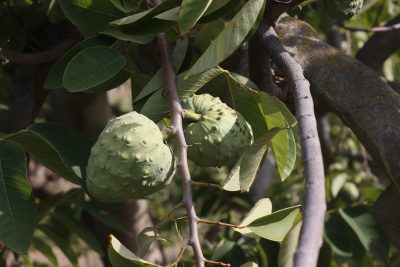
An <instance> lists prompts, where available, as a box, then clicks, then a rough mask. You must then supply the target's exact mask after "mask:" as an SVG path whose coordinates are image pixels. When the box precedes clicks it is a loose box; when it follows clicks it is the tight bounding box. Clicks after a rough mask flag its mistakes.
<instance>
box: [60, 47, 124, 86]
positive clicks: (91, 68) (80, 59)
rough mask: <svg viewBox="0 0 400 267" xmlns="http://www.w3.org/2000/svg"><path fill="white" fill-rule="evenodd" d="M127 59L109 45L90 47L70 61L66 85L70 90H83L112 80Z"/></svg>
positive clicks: (65, 76)
mask: <svg viewBox="0 0 400 267" xmlns="http://www.w3.org/2000/svg"><path fill="white" fill-rule="evenodd" d="M126 62H127V59H126V58H125V57H124V56H121V55H120V54H118V53H117V52H116V51H115V50H113V49H111V48H109V47H107V46H95V47H88V48H85V49H83V50H82V51H80V52H79V53H78V54H77V55H76V56H74V57H73V58H72V60H71V61H70V62H69V63H68V65H67V67H66V69H65V72H64V76H63V84H64V87H65V88H66V89H67V90H68V91H70V92H82V91H87V90H90V89H93V88H94V87H96V86H98V85H100V84H102V83H104V82H106V81H108V80H110V79H111V78H113V77H114V76H116V75H117V74H118V73H119V72H120V71H121V70H122V69H123V68H124V67H125V65H126Z"/></svg>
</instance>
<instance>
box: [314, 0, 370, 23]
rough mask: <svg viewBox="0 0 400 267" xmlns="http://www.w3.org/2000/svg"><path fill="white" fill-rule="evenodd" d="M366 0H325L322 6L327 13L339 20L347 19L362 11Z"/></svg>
mask: <svg viewBox="0 0 400 267" xmlns="http://www.w3.org/2000/svg"><path fill="white" fill-rule="evenodd" d="M363 3H364V0H323V1H322V6H323V9H324V10H325V11H326V12H327V14H328V15H329V16H330V17H331V18H333V19H338V20H345V19H349V18H351V17H353V16H354V15H356V14H358V12H360V10H361V8H362V6H363Z"/></svg>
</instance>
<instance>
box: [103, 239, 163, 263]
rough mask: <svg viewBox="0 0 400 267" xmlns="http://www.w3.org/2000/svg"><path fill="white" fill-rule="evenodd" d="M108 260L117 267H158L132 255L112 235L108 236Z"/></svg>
mask: <svg viewBox="0 0 400 267" xmlns="http://www.w3.org/2000/svg"><path fill="white" fill-rule="evenodd" d="M108 259H109V260H110V262H111V264H112V265H113V266H118V267H160V266H159V265H156V264H152V263H150V262H147V261H145V260H143V259H141V258H139V257H138V256H136V255H135V254H133V252H132V251H130V250H129V249H127V248H126V247H125V246H124V245H122V244H121V242H119V240H118V239H117V238H115V236H113V235H110V236H109V244H108Z"/></svg>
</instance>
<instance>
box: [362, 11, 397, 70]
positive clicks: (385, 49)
mask: <svg viewBox="0 0 400 267" xmlns="http://www.w3.org/2000/svg"><path fill="white" fill-rule="evenodd" d="M394 25H400V15H399V16H396V17H394V18H393V19H392V20H390V21H389V22H388V23H387V24H386V25H385V26H384V27H393V26H394ZM397 27H398V26H397ZM399 48H400V30H397V31H386V32H377V33H375V34H374V35H372V37H371V38H370V39H369V40H368V41H367V42H366V43H365V44H364V46H363V47H362V48H361V49H360V50H359V51H358V53H357V56H356V58H357V59H358V60H360V61H361V62H363V63H364V64H365V65H367V66H368V67H370V68H372V69H374V70H375V71H377V72H378V73H380V72H381V70H382V65H383V63H384V62H385V61H386V59H388V58H389V57H390V55H392V54H393V53H394V52H395V51H397V50H398V49H399Z"/></svg>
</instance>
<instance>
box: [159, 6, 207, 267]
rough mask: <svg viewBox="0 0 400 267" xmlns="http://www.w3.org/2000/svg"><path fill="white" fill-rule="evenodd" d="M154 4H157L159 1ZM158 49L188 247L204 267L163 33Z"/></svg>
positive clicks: (179, 112) (179, 109)
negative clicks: (185, 214)
mask: <svg viewBox="0 0 400 267" xmlns="http://www.w3.org/2000/svg"><path fill="white" fill-rule="evenodd" d="M154 3H156V4H159V3H160V0H155V1H154ZM157 41H158V47H159V49H160V54H161V65H162V70H163V74H164V81H165V92H166V96H167V100H168V104H169V109H170V112H171V127H170V129H171V133H172V134H173V135H174V137H175V138H176V141H177V143H178V169H179V172H180V175H181V177H182V182H183V199H182V203H183V206H184V207H185V209H186V213H187V216H188V224H189V245H190V246H191V247H192V249H193V253H194V257H195V260H196V266H197V267H204V266H205V263H204V256H203V251H202V249H201V245H200V239H199V233H198V229H197V220H198V217H197V215H196V211H195V209H194V205H193V199H192V188H191V178H190V172H189V167H188V161H187V144H186V140H185V136H184V134H183V127H182V120H183V116H184V111H183V109H182V106H181V103H180V100H179V96H178V91H177V89H176V77H175V73H174V70H173V68H172V61H171V54H170V48H169V44H168V41H167V37H166V34H165V33H160V34H158V36H157Z"/></svg>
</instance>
